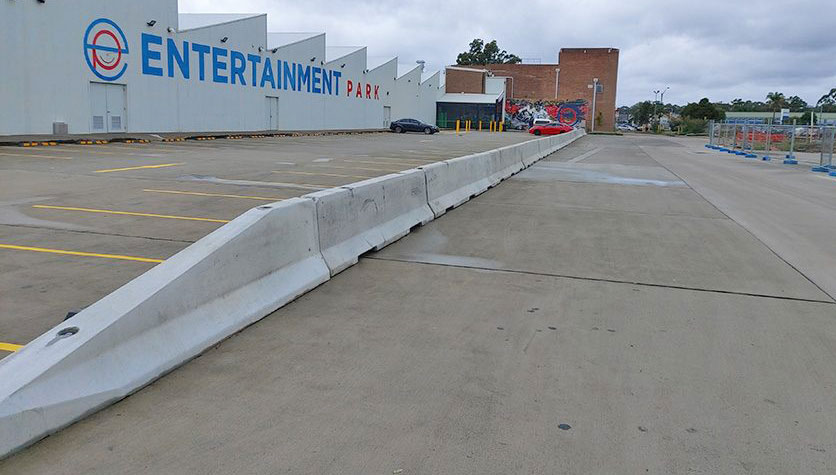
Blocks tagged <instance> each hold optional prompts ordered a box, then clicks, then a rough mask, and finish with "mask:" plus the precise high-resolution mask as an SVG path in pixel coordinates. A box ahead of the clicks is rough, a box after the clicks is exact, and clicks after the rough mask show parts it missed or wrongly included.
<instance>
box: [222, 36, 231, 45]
mask: <svg viewBox="0 0 836 475" xmlns="http://www.w3.org/2000/svg"><path fill="white" fill-rule="evenodd" d="M227 41H229V37H228V36H224V37H223V38H221V43H226V42H227Z"/></svg>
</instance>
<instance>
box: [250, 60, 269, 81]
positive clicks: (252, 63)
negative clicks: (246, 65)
mask: <svg viewBox="0 0 836 475" xmlns="http://www.w3.org/2000/svg"><path fill="white" fill-rule="evenodd" d="M247 60H249V62H250V64H251V65H252V67H253V82H252V85H253V87H255V85H256V79H255V72H256V71H255V70H256V64H259V63H260V62H261V56H259V55H257V54H248V55H247ZM268 62H269V61H268ZM261 87H264V85H263V84H262V85H261Z"/></svg>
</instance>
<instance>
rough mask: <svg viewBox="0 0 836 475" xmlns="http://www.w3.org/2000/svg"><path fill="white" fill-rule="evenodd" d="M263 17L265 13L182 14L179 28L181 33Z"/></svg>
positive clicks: (178, 21) (179, 16) (178, 18)
mask: <svg viewBox="0 0 836 475" xmlns="http://www.w3.org/2000/svg"><path fill="white" fill-rule="evenodd" d="M262 15H264V13H180V14H179V15H177V23H178V25H177V27H178V28H179V29H180V30H181V31H182V30H193V29H195V28H204V27H207V26H213V25H220V24H223V23H229V22H231V21H238V20H245V19H247V18H255V17H259V16H262Z"/></svg>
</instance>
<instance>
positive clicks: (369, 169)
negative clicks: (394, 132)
mask: <svg viewBox="0 0 836 475" xmlns="http://www.w3.org/2000/svg"><path fill="white" fill-rule="evenodd" d="M312 166H314V167H317V168H338V169H340V170H368V171H372V172H387V173H397V172H402V171H404V170H407V169H406V168H401V169H400V170H391V169H389V170H387V169H385V168H366V167H340V166H337V165H312ZM392 166H395V165H392Z"/></svg>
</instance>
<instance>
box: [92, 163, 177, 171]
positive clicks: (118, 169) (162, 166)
mask: <svg viewBox="0 0 836 475" xmlns="http://www.w3.org/2000/svg"><path fill="white" fill-rule="evenodd" d="M177 165H183V163H163V164H161V165H141V166H138V167H127V168H111V169H108V170H96V171H94V172H93V173H110V172H124V171H128V170H142V169H144V168H164V167H175V166H177Z"/></svg>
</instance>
